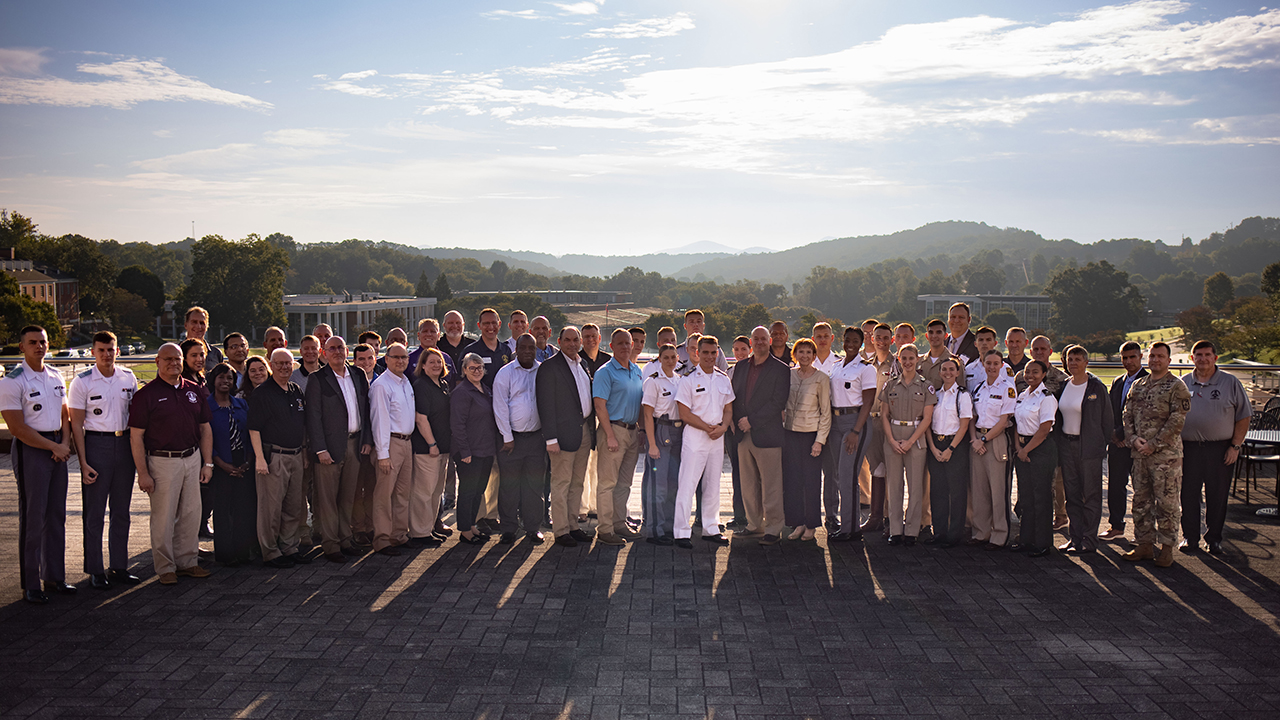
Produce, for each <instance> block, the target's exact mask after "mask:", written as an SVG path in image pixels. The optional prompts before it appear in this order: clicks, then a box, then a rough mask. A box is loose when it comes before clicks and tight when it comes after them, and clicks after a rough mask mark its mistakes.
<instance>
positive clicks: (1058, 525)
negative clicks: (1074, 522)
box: [1053, 518, 1071, 530]
mask: <svg viewBox="0 0 1280 720" xmlns="http://www.w3.org/2000/svg"><path fill="white" fill-rule="evenodd" d="M1070 524H1071V521H1070V520H1068V519H1067V518H1058V519H1056V520H1054V521H1053V529H1054V530H1061V529H1063V528H1065V527H1066V526H1068V525H1070Z"/></svg>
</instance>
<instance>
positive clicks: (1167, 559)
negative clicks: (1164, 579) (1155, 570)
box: [1155, 545, 1173, 568]
mask: <svg viewBox="0 0 1280 720" xmlns="http://www.w3.org/2000/svg"><path fill="white" fill-rule="evenodd" d="M1172 564H1173V546H1172V545H1161V546H1160V554H1159V555H1157V556H1156V559H1155V565H1156V567H1162V568H1167V567H1169V566H1170V565H1172Z"/></svg>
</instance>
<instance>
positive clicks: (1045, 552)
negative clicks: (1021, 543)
mask: <svg viewBox="0 0 1280 720" xmlns="http://www.w3.org/2000/svg"><path fill="white" fill-rule="evenodd" d="M1048 554H1049V548H1047V547H1046V548H1040V549H1039V550H1036V551H1035V552H1033V553H1031V555H1030V557H1033V558H1040V557H1044V556H1045V555H1048Z"/></svg>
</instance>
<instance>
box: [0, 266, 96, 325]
mask: <svg viewBox="0 0 1280 720" xmlns="http://www.w3.org/2000/svg"><path fill="white" fill-rule="evenodd" d="M4 252H5V253H6V256H0V270H3V271H4V273H5V274H6V275H8V276H9V277H11V278H13V279H14V280H16V281H17V282H18V290H19V291H20V292H21V293H22V294H23V295H26V296H27V297H30V298H31V299H33V300H39V301H40V302H47V303H49V304H50V305H52V306H53V309H54V312H56V313H57V315H58V324H60V325H62V327H63V328H64V329H70V328H71V327H72V326H73V325H77V324H79V322H80V281H79V280H78V279H76V278H74V277H71V276H70V275H67V274H66V273H63V272H60V271H59V270H58V269H57V268H53V267H49V266H48V265H45V264H43V263H41V264H38V265H37V264H36V263H34V262H32V261H31V260H18V259H16V258H14V257H13V254H14V248H6V249H5V250H4Z"/></svg>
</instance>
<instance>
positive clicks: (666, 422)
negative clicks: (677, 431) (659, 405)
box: [653, 417, 684, 428]
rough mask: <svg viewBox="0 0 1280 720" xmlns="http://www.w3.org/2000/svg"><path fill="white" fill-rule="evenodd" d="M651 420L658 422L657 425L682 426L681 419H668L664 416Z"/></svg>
mask: <svg viewBox="0 0 1280 720" xmlns="http://www.w3.org/2000/svg"><path fill="white" fill-rule="evenodd" d="M653 421H654V422H656V423H658V424H659V425H670V426H671V427H677V428H681V427H684V421H683V420H670V419H668V418H664V417H656V418H654V419H653Z"/></svg>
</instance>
